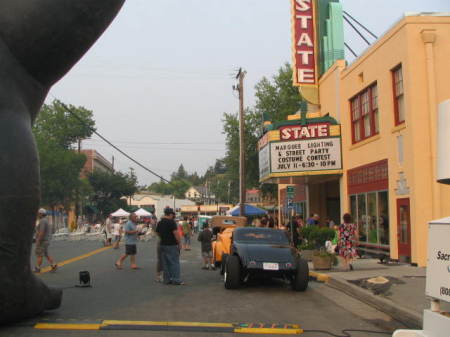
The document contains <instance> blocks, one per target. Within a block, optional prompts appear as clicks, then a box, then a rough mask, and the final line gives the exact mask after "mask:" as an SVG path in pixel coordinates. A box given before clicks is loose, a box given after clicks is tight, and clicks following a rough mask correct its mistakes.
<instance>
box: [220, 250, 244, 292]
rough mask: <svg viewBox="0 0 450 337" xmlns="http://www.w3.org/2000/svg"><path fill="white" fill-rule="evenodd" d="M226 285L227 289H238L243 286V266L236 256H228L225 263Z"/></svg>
mask: <svg viewBox="0 0 450 337" xmlns="http://www.w3.org/2000/svg"><path fill="white" fill-rule="evenodd" d="M223 279H224V285H225V288H226V289H237V288H239V286H240V284H241V264H240V262H239V257H237V256H236V255H231V256H228V258H227V259H226V262H225V272H224V278H223Z"/></svg>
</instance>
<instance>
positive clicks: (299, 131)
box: [280, 123, 330, 140]
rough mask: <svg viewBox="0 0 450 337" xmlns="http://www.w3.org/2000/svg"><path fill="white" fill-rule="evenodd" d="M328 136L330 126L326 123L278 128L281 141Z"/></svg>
mask: <svg viewBox="0 0 450 337" xmlns="http://www.w3.org/2000/svg"><path fill="white" fill-rule="evenodd" d="M329 136H330V125H329V124H328V123H320V124H308V125H290V126H283V127H281V128H280V139H281V140H295V139H311V138H323V137H329Z"/></svg>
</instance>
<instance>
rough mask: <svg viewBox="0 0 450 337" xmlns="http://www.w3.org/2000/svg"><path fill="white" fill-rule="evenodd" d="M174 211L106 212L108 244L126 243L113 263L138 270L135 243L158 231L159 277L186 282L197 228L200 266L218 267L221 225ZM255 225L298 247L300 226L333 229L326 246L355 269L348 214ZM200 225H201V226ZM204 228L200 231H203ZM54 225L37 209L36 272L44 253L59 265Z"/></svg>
mask: <svg viewBox="0 0 450 337" xmlns="http://www.w3.org/2000/svg"><path fill="white" fill-rule="evenodd" d="M175 217H176V214H175V211H174V210H173V209H172V208H170V207H166V208H165V209H164V215H163V216H162V217H161V219H160V220H159V221H156V218H155V217H150V218H149V219H147V220H146V221H145V222H142V223H139V222H138V221H139V219H138V217H137V215H136V214H135V213H131V214H130V216H129V219H128V220H127V221H124V222H122V221H121V220H120V218H115V217H111V216H110V217H108V218H107V219H106V221H105V225H104V235H105V239H104V243H105V246H112V247H113V248H115V249H118V248H119V246H120V243H121V242H122V240H123V242H124V253H123V254H122V255H121V256H120V257H119V259H118V260H117V261H116V262H115V263H114V266H115V267H116V268H117V269H119V270H121V269H123V264H124V262H125V260H127V259H128V258H129V260H130V267H131V269H133V270H138V269H140V267H139V266H138V265H137V263H136V255H137V243H138V240H139V238H140V237H141V236H142V235H145V234H148V233H154V234H156V235H157V236H158V238H159V240H158V243H157V246H156V252H155V253H156V254H155V255H156V260H157V261H156V262H157V263H156V281H157V282H161V283H163V284H167V285H169V284H170V285H184V284H185V282H184V281H183V280H182V278H181V271H180V255H181V251H182V250H186V251H189V250H191V239H192V237H193V235H194V233H198V237H197V240H198V241H199V242H200V245H201V257H202V260H203V261H202V269H205V270H208V269H210V270H215V269H216V267H215V265H214V258H213V245H212V242H213V240H214V239H215V238H216V236H217V234H218V232H219V231H218V230H219V229H218V228H211V227H210V225H209V223H208V220H206V221H203V223H202V225H201V226H200V222H199V219H196V218H194V217H184V218H182V219H181V220H180V221H179V222H178V223H177V222H176V220H175ZM251 223H252V225H253V226H255V227H267V228H278V229H284V230H286V231H287V232H288V233H289V235H290V238H291V241H292V244H293V246H294V247H297V248H298V247H299V244H300V243H301V240H302V234H301V233H302V228H304V227H312V226H317V227H328V228H331V229H333V230H334V232H335V236H334V238H333V239H332V240H329V241H327V242H326V249H327V251H328V252H330V253H335V254H337V255H338V256H339V257H341V259H342V263H343V266H344V269H345V270H353V264H352V262H353V260H354V259H355V258H356V256H357V254H356V248H355V242H356V241H357V237H358V228H357V225H356V224H355V223H353V222H352V217H351V215H350V214H345V215H344V216H343V222H342V223H341V224H340V225H336V224H335V223H334V221H333V220H332V219H331V218H329V217H326V218H325V220H324V222H323V223H321V222H320V217H319V215H318V214H311V215H310V216H309V217H308V218H307V219H306V221H305V220H304V218H303V217H302V216H301V215H299V214H297V215H293V216H291V217H290V218H289V220H288V221H287V222H286V223H285V224H284V226H283V225H281V224H279V223H278V219H277V217H274V216H273V215H272V214H268V215H264V216H262V217H261V218H259V217H256V218H254V219H253V221H252V222H251ZM200 227H201V228H200ZM200 229H201V230H200ZM51 233H52V231H51V228H50V225H49V221H48V219H47V212H46V210H45V209H40V210H39V212H38V223H37V225H36V235H35V242H36V246H35V254H36V258H37V260H36V267H35V269H34V271H35V272H36V273H39V272H40V271H41V266H42V263H43V260H44V258H46V259H47V261H48V263H49V264H50V268H51V271H55V270H56V269H57V267H58V265H57V264H56V262H55V261H54V259H53V258H52V257H51V256H50V255H49V252H48V250H49V244H50V237H51Z"/></svg>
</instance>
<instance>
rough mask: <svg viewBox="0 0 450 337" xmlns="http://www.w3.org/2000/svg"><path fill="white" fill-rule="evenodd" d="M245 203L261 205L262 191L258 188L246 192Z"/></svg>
mask: <svg viewBox="0 0 450 337" xmlns="http://www.w3.org/2000/svg"><path fill="white" fill-rule="evenodd" d="M245 202H247V203H249V204H259V203H261V202H262V198H261V190H258V189H256V188H254V189H250V190H247V191H245Z"/></svg>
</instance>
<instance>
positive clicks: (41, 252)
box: [35, 241, 49, 257]
mask: <svg viewBox="0 0 450 337" xmlns="http://www.w3.org/2000/svg"><path fill="white" fill-rule="evenodd" d="M48 246H49V242H48V241H41V243H40V244H39V245H36V249H35V253H36V256H39V257H42V256H48Z"/></svg>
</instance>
